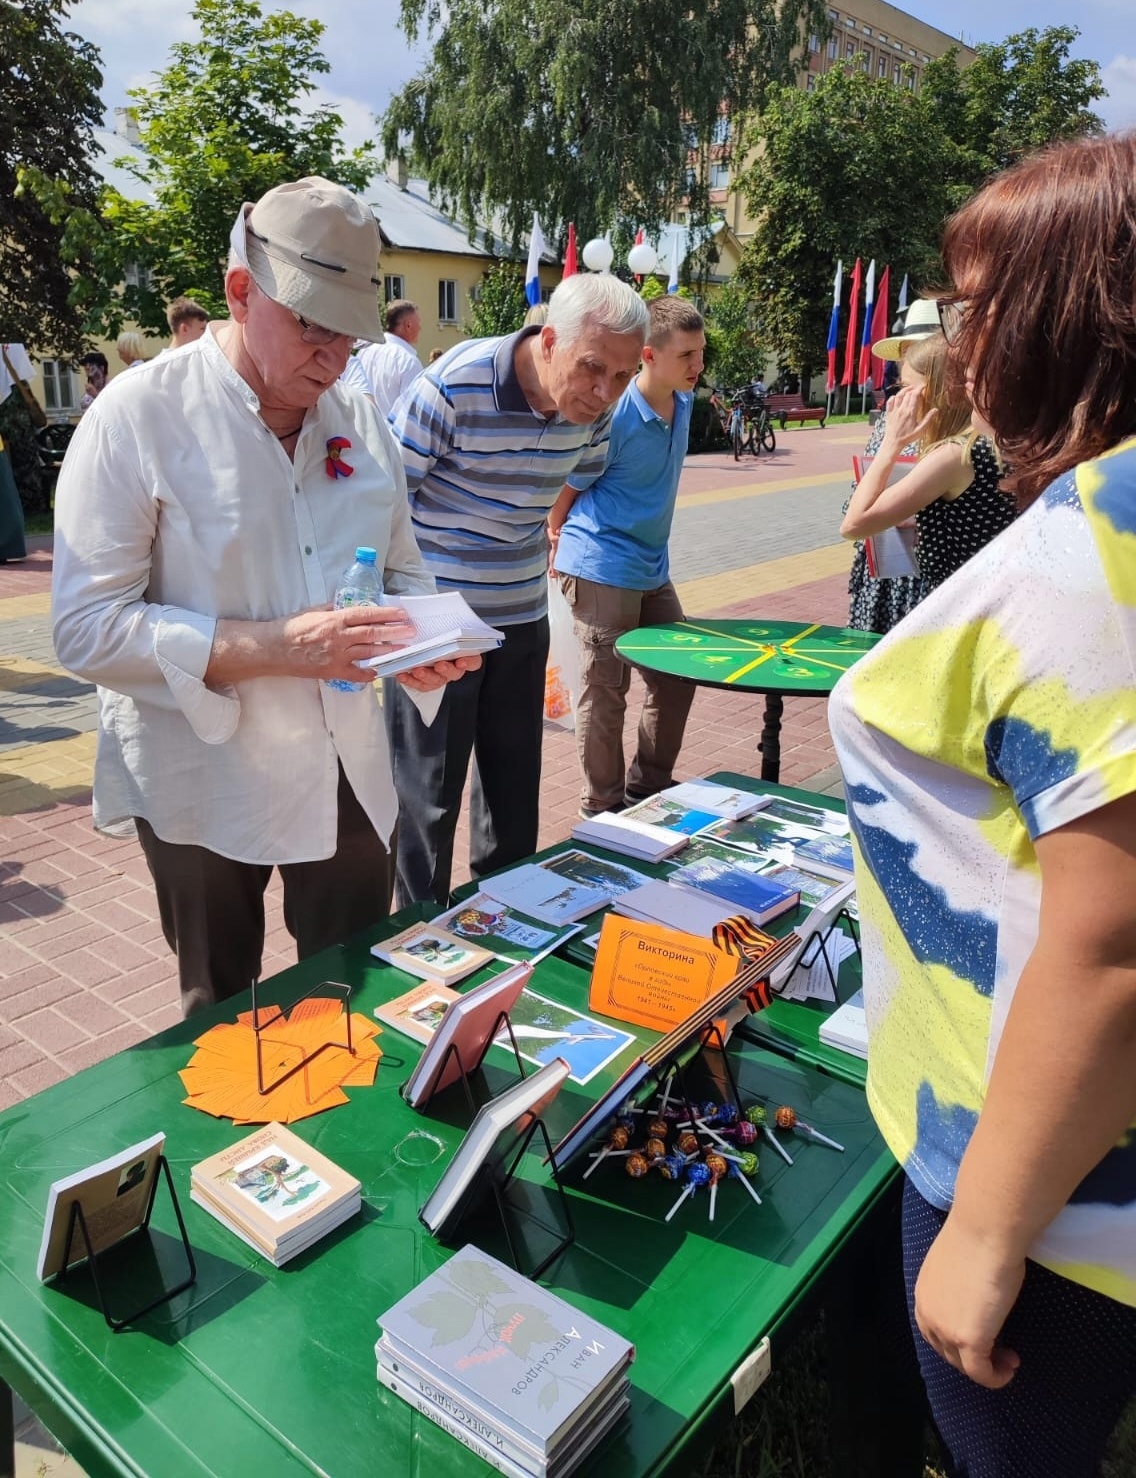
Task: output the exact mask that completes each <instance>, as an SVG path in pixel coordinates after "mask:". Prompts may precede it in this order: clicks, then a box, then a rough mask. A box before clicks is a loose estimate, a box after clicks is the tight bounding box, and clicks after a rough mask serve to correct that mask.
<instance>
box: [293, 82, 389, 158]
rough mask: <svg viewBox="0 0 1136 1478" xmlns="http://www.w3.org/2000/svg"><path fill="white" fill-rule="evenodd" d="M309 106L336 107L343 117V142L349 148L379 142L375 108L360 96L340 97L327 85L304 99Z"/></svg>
mask: <svg viewBox="0 0 1136 1478" xmlns="http://www.w3.org/2000/svg"><path fill="white" fill-rule="evenodd" d="M309 107H312V108H323V107H329V108H334V109H335V111H336V112H337V113H338V114H339V116H340V117H341V118H342V119H343V142H344V143H345V144H346V145H347V147H348V148H349V149H355V148H357V147H358V146H359V145H360V144H366V143H371V144H376V145H377V143H378V135H379V125H378V124H377V123H376V122H375V110H374V108H372V107H371V105H370V103H363V102H360V101H359V99H358V98H351V97H340V96H339V95H338V94H336V93H334V92H329V91H328V90H327V88H325V87H317V88H315V89H313V91H312V92H311V93H309V95H308V97H307V98H306V99H305V100H304V109H305V111H307V109H308V108H309Z"/></svg>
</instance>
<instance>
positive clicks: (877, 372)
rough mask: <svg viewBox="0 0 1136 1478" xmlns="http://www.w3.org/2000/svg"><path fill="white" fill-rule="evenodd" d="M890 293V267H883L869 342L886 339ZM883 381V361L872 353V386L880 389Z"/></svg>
mask: <svg viewBox="0 0 1136 1478" xmlns="http://www.w3.org/2000/svg"><path fill="white" fill-rule="evenodd" d="M890 293H891V268H890V267H885V268H884V275H883V276H882V277H881V278H880V290H879V292H878V293H877V294H876V311H875V312H874V313H873V314H872V334H871V342H872V343H873V344H878V343H879V342H880V340H881V339H886V338H887V336H888V329H889V328H890V327H891V318H890V317H889V315H888V297H889V295H890ZM883 383H884V362H883V360H882V359H877V358H876V356H875V355H874V354H873V355H872V388H873V389H874V390H878V389H880V387H881V386H882V385H883Z"/></svg>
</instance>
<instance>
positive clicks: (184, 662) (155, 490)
mask: <svg viewBox="0 0 1136 1478" xmlns="http://www.w3.org/2000/svg"><path fill="white" fill-rule="evenodd" d="M258 409H259V403H258V401H257V398H256V396H255V395H254V393H253V391H252V390H251V389H250V388H249V386H248V385H247V384H246V383H245V381H244V380H243V379H241V377H240V375H238V373H237V371H236V370H235V369H234V368H233V366H232V365H231V364H230V363H229V361H228V360H227V359H226V358H225V356H224V354H223V353H222V351H221V349H220V347H219V346H218V344H217V341H216V339H215V338H214V335H213V330H212V328H210V329H209V330H208V331H207V332H206V333H205V334H204V335H203V336H202V337H201V338H200V339H198V340H197V341H196V342H195V343H193V344H190V345H187V346H186V347H185V348H184V349H182V350H180V351H179V352H178V353H177V354H171V355H166V356H162V357H161V358H158V359H155V360H152V361H150V362H149V363H148V364H146V365H144V366H142V368H141V369H140V370H139V372H138V373H137V374H132V375H124V376H119V377H117V378H116V379H115V380H114V381H112V382H111V384H110V385H108V386H107V388H106V389H105V390H104V391H103V393H102V394H101V395H100V396H99V398H98V400H97V401H95V403H94V404H93V405H92V406H91V408H90V410H89V411H88V412H87V413H86V415H85V416H84V417H83V419H82V421H81V422H80V424H79V428H78V430H77V431H76V433H75V436H74V439H73V441H72V443H71V446H70V448H69V449H68V453H67V458H66V460H65V463H64V466H63V470H62V472H61V473H60V477H59V484H58V489H57V493H56V508H55V553H54V561H55V572H54V583H53V597H52V599H53V607H54V609H53V615H54V635H55V649H56V653H57V655H58V657H59V660H60V661H61V662H62V663H63V665H64V666H65V667H67V668H69V669H70V670H71V671H72V672H75V673H77V674H79V675H80V676H81V677H84V678H87V679H88V680H90V681H92V682H95V683H97V684H98V685H99V687H100V689H101V692H100V712H99V732H98V748H97V753H96V759H95V783H94V814H95V825H96V826H98V827H101V828H107V827H111V826H116V825H118V824H120V823H122V822H123V821H125V820H127V819H128V818H130V817H134V816H142V817H144V818H145V819H146V820H147V821H149V823H150V825H151V826H152V827H153V828H154V831H155V832H156V833H157V835H158V836H159V837H160V838H162V840H163V841H168V842H178V843H191V844H196V845H199V846H203V847H206V848H208V849H209V850H210V851H212V852H217V853H219V854H221V855H222V856H225V857H230V858H233V859H235V860H237V861H241V862H253V863H262V864H263V863H286V862H304V861H316V860H318V859H321V858H325V857H330V856H332V855H333V853H334V852H335V847H336V830H337V791H338V765H339V762H342V765H343V769H344V772H345V773H346V775H347V779H348V780H349V781H350V783H351V786H352V789H353V790H354V792H355V794H356V796H357V797H358V799H359V802H360V804H361V805H362V806H363V809H364V810H365V811H366V813H367V815H368V816H369V817H370V819H371V821H372V823H373V825H374V827H375V829H376V831H377V832H378V834H379V836H380V837H382V839H383V840H384V841H388V840H389V838H390V835H391V832H392V830H393V828H394V823H395V819H396V817H397V812H398V802H397V799H396V797H395V793H394V786H393V783H392V780H391V770H390V757H389V753H388V750H387V739H386V731H385V727H384V724H383V719H382V713H381V710H380V708H379V704H378V701H377V699H376V696H375V693H374V690H373V688H372V687H371V686H370V685H368V686H367V687H366V688H364V689H362V690H361V691H358V692H338V691H336V690H334V689H331V688H329V687H328V686H327V685H326V683H323V682H320V681H317V680H315V679H310V678H296V677H257V678H250V679H246V680H242V681H240V682H238V683H235V684H233V685H226V686H224V687H221V688H209V687H206V685H205V682H204V675H205V671H206V667H207V665H208V662H209V657H210V652H211V650H212V644H213V635H214V628H215V625H216V622H217V620H218V619H219V618H233V619H244V620H253V621H267V620H273V619H277V618H279V617H283V616H288V615H292V614H294V613H296V612H298V611H301V610H305V609H308V608H310V607H312V606H320V605H324V604H325V603H327V602H329V601H331V599H332V598H333V595H334V591H335V586H336V584H337V582H338V580H339V577H340V576H341V575H342V573H343V571H344V570H345V569H346V568H347V566H348V565H350V564H351V563H352V560H353V558H354V552H355V547H356V545H357V544H370V545H373V546H374V547H375V548H376V549H377V550H378V553H379V564H380V567H383V566H385V575H384V582H385V585H386V588H387V589H388V590H389V591H391V592H394V593H398V592H415V593H422V592H429V591H432V590H433V589H434V582H433V580H432V579H431V577H430V576H429V574H427V572H426V570H425V567H424V565H423V562H422V558H421V555H420V554H419V552H418V548H417V546H416V544H415V542H414V536H413V533H412V531H411V524H410V514H409V510H408V505H407V499H406V480H405V476H404V474H403V470H402V463H401V460H400V458H399V455H398V448H397V444H396V443H395V441H394V439H393V437H392V435H391V433H390V431H389V430H388V428H387V426H386V424H385V423H384V422H383V420H382V418H381V417H380V416H379V414H378V412H377V411H376V410H375V408H374V406H372V405H370V404H369V402H367V401H366V400H365V399H364V397H363V396H361V395H358V394H357V393H355V392H353V391H349V390H345V389H344V388H343V387H342V386H340V385H338V384H336V385H333V386H332V387H331V388H330V389H328V390H327V391H325V392H324V394H323V395H322V396H321V397H320V399H319V401H318V403H317V404H316V406H315V407H314V408H313V409H311V410H309V412H308V414H307V417H306V419H305V421H304V425H303V430H302V431H301V433H300V436H299V440H298V443H297V446H296V453H295V463H294V465H293V463H292V462H290V461H289V459H288V457H287V455H286V454H285V452H284V450H283V448H282V446H281V445H280V442H279V441H278V440H277V438H276V437H275V436H274V435H273V433H272V432H271V431H269V429H268V428H267V426H265V425H264V423H263V422H262V421H261V420H260V417H259V415H258ZM333 436H345V437H346V438H347V439H348V441H349V442H350V443H351V445H350V447H349V448H345V449H344V451H343V457H344V459H345V461H346V462H347V463H348V465H350V466H351V467H352V468H353V469H354V471H353V473H352V474H351V476H349V477H339V478H333V477H330V476H329V475H328V471H327V467H326V458H327V441H328V439H329V438H330V437H333ZM414 696H415V698H416V700H417V698H418V695H414ZM425 700H426V701H424V702H423V704H422V707H423V709H424V717H427V719H429V718H430V717H432V716H433V713H434V712H436V711H437V695H436V694H428V695H425ZM431 710H432V712H431Z"/></svg>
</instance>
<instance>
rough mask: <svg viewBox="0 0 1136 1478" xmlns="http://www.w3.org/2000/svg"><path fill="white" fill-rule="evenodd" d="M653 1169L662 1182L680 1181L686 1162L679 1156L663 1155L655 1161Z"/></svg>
mask: <svg viewBox="0 0 1136 1478" xmlns="http://www.w3.org/2000/svg"><path fill="white" fill-rule="evenodd" d="M655 1169H656V1170H657V1171H658V1172H659V1174H660V1175H661V1176H662V1177H663V1179H664V1180H681V1179H682V1177H683V1172H684V1171H685V1170H686V1161H685V1160H684V1159H683V1157H682V1156H681V1155H664V1156H663V1158H662V1159H661V1160H656V1161H655Z"/></svg>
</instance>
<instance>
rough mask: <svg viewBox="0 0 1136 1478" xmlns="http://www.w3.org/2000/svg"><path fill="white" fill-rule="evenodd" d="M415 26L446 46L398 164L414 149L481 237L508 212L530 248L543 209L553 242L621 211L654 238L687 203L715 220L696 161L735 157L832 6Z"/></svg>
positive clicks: (618, 3) (504, 5) (590, 4)
mask: <svg viewBox="0 0 1136 1478" xmlns="http://www.w3.org/2000/svg"><path fill="white" fill-rule="evenodd" d="M401 25H402V29H403V30H404V31H405V32H406V34H407V35H408V37H409V38H410V39H411V41H416V40H417V39H418V36H419V32H420V31H421V32H424V33H425V34H426V35H427V36H428V37H430V38H432V40H433V50H432V54H431V57H430V60H429V61H428V62H427V64H426V66H425V67H424V69H423V70H422V71H421V72H419V73H418V75H417V76H416V77H414V78H413V79H412V80H411V81H410V82H409V83H408V84H407V85H406V86H405V87H404V88H403V89H402V91H401V92H400V93H398V94H397V95H396V97H395V98H394V99H393V100H392V102H391V104H390V106H389V107H388V109H387V111H386V113H385V114H384V116H383V120H382V125H383V129H382V138H383V145H384V148H385V149H386V152H387V155H388V157H393V156H394V155H395V154H396V153H399V152H405V151H406V149H407V147H409V149H410V151H411V152H412V154H413V157H414V164H415V168H416V170H418V171H421V172H422V173H424V174H425V175H426V178H427V179H428V180H429V182H430V184H431V186H432V187H433V188H434V189H435V190H437V191H438V192H439V194H440V195H441V196H442V197H443V199H444V201H445V203H446V206H447V208H449V209H450V210H452V211H454V212H455V213H456V214H457V215H458V217H459V218H460V219H461V220H462V221H463V222H465V223H466V224H467V225H468V226H470V227H471V228H472V227H473V225H474V223H475V222H477V221H478V220H483V219H489V218H491V216H492V215H493V213H494V212H500V218H501V219H502V221H503V228H502V229H503V232H504V235H505V238H506V239H507V240H508V241H509V242H510V243H511V244H513V245H516V244H517V243H518V242H519V241H520V239H521V236H522V234H523V233H524V231H525V230H527V228H528V224H529V222H530V221H531V219H532V213H533V211H534V210H535V211H538V212H539V213H540V218H541V221H542V222H543V223H544V226H545V231H546V234H547V235H548V237H549V239H550V240H552V239H554V238H556V237H559V236H562V235H563V233H564V231H565V230H566V227H567V222H569V221H573V222H575V225H576V230H577V233H578V234H579V236H580V239H581V240H585V241H586V240H587V239H588V237H589V236H593V235H596V234H597V233H598V232H600V231H602V230H606V229H607V228H608V227H609V226H611V225H613V224H614V223H615V222H616V221H617V218H618V217H619V215H620V213H621V212H622V213H626V214H628V215H634V216H635V217H636V219H637V221H638V224H641V225H644V226H646V227H647V228H648V229H653V228H654V227H656V226H657V225H658V224H659V223H660V222H662V221H664V220H667V219H669V218H670V216H671V213H672V211H673V210H674V208H675V207H676V206H677V205H678V203H679V201H680V200H683V199H684V197H686V196H688V195H690V196H691V200H690V205H689V209H690V211H691V216H692V219H694V220H695V221H696V222H697V221H698V220H700V219H702V218H704V216H705V214H706V212H707V210H708V202H707V198H706V193H705V187H704V185H703V184H701V183H700V182H699V178H698V177H699V174H700V171H698V170H695V181H694V184H693V186H692V185H691V183H690V182H689V181H688V179H687V170H688V166H689V164H690V162H691V153H692V150H693V151H695V152H696V153H697V152H698V151H700V152H701V155H702V158H703V159H705V158H707V157H708V155H709V150H710V149H711V147H715V148H716V149H720V150H721V151H722V153H723V154H725V153H727V152H728V149H729V143H728V142H727V141H726V139H725V123H724V120H726V121H728V120H731V119H733V120H737V119H740V118H744V117H746V116H748V115H750V114H751V113H753V112H754V111H755V109H756V108H757V107H758V106H759V105H760V103H761V101H762V99H763V97H764V94H765V89H766V87H767V86H768V85H769V84H770V82H776V81H781V80H788V79H789V78H790V77H792V76H793V75H794V73H795V63H794V61H793V58H794V56H795V55H796V54H797V53H798V52H799V50H800V39H801V28H802V26H810V27H811V28H812V29H814V30H818V31H823V30H824V29H825V27H826V26H827V21H826V19H825V6H824V4H823V3H821V0H703V3H701V4H699V5H694V6H688V5H675V4H673V3H671V0H640V3H638V4H634V5H630V4H628V3H627V0H542V3H541V4H539V5H533V4H531V3H530V0H450V3H448V4H446V5H445V6H442V5H439V4H437V3H436V0H402V20H401ZM715 140H721V142H720V143H715V142H714V141H715ZM703 173H704V172H703Z"/></svg>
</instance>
